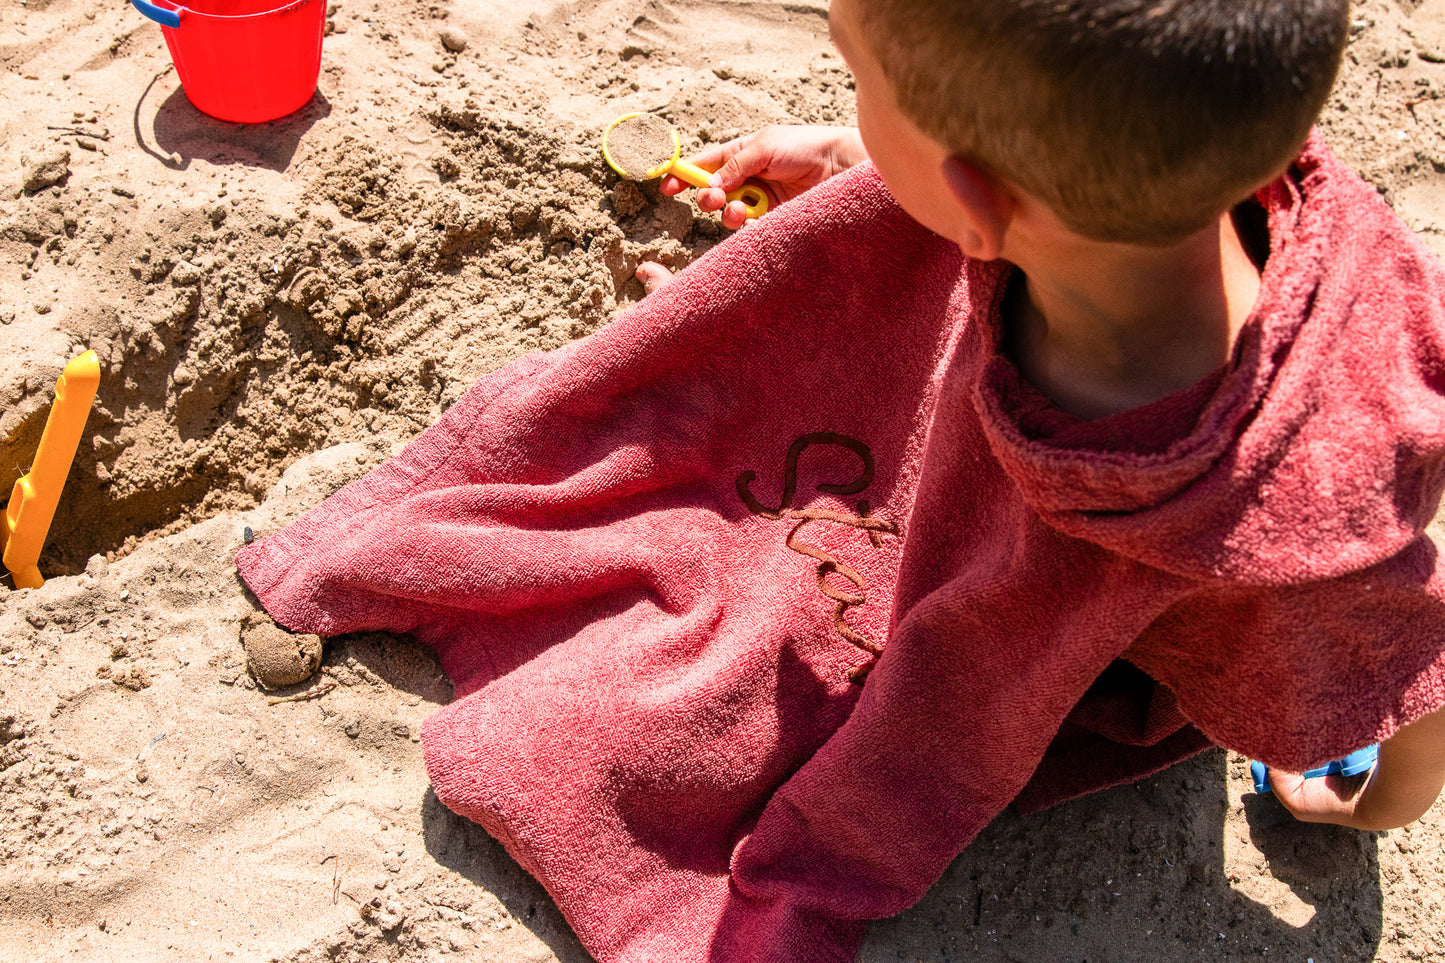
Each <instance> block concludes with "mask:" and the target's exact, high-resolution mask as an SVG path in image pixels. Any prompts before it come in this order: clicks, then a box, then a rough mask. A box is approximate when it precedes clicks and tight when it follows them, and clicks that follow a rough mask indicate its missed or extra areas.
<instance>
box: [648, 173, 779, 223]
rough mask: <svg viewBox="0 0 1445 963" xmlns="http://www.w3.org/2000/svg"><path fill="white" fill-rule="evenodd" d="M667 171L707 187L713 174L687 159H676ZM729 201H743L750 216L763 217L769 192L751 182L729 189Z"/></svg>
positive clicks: (696, 184)
mask: <svg viewBox="0 0 1445 963" xmlns="http://www.w3.org/2000/svg"><path fill="white" fill-rule="evenodd" d="M665 173H668V174H671V175H672V176H673V177H676V178H678V179H679V180H682V181H686V182H687V183H689V184H691V185H692V186H693V187H707V186H708V182H707V179H708V178H709V177H711V176H712V172H711V171H705V170H703V169H702V168H701V167H698V166H697V165H696V164H689V163H688V162H687V161H685V160H675V161H673V162H672V163H671V164H669V165H668V167H667V170H666V171H665ZM728 200H729V201H742V202H743V207H745V208H747V211H748V217H750V218H756V217H762V216H763V215H764V214H766V213H768V192H767V191H765V190H763V189H762V188H761V187H759V186H758V185H757V184H753V183H751V182H749V183H746V184H744V185H743V186H742V187H739V188H737V189H735V190H731V191H728Z"/></svg>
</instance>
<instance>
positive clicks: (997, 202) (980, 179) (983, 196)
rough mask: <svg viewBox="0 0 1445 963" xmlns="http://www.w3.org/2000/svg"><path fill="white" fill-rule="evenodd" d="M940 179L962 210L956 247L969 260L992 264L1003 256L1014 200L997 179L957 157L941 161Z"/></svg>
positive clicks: (952, 156) (953, 155)
mask: <svg viewBox="0 0 1445 963" xmlns="http://www.w3.org/2000/svg"><path fill="white" fill-rule="evenodd" d="M943 177H944V180H945V181H946V182H947V183H948V188H949V190H950V191H951V192H952V193H953V196H954V199H955V200H957V201H958V203H959V206H960V207H962V208H963V214H964V223H963V224H961V225H960V235H961V236H960V237H958V238H955V240H956V241H957V242H958V246H959V248H960V249H961V250H962V251H963V253H964V254H967V255H968V256H969V257H972V258H978V259H979V260H981V261H992V260H994V259H995V258H997V257H999V256H1000V255H1002V253H1003V246H1004V238H1005V237H1006V236H1007V234H1008V228H1009V222H1010V221H1011V220H1012V218H1013V212H1014V198H1013V194H1012V193H1010V192H1009V190H1008V187H1007V186H1006V185H1005V184H1004V183H1003V182H1002V181H1000V180H999V179H998V178H996V177H994V176H992V175H991V174H989V173H987V172H986V171H982V170H980V169H979V168H977V167H975V166H974V165H973V164H971V163H970V162H969V161H968V160H967V159H965V158H963V157H959V156H958V155H957V154H950V155H949V156H948V157H947V158H946V159H945V160H944V162H943Z"/></svg>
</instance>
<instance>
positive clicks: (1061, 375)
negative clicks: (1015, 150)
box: [1004, 214, 1267, 419]
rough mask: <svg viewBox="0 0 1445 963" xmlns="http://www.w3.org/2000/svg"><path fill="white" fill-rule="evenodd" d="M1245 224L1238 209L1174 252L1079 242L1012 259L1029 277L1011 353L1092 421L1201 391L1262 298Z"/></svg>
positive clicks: (1010, 323) (1009, 309)
mask: <svg viewBox="0 0 1445 963" xmlns="http://www.w3.org/2000/svg"><path fill="white" fill-rule="evenodd" d="M1242 223H1243V222H1242V220H1240V219H1237V218H1236V217H1234V216H1232V215H1229V214H1226V215H1224V216H1222V217H1221V218H1220V219H1219V221H1218V223H1217V224H1215V225H1213V226H1211V227H1210V228H1208V229H1206V230H1203V231H1200V232H1199V233H1197V234H1194V235H1191V236H1190V237H1188V238H1186V239H1185V240H1183V241H1181V242H1178V243H1176V244H1173V245H1170V246H1167V247H1145V246H1141V245H1132V244H1116V243H1106V242H1099V241H1091V240H1088V239H1084V238H1079V237H1077V235H1068V236H1066V237H1060V236H1054V237H1049V238H1047V239H1044V240H1045V241H1046V243H1035V244H1028V243H1025V244H1023V245H1021V246H1020V247H1021V249H1022V252H1023V253H1018V252H1005V257H1006V258H1008V259H1009V260H1011V261H1013V262H1014V263H1015V264H1018V265H1019V267H1020V268H1021V269H1022V270H1023V272H1024V275H1025V278H1026V283H1025V284H1024V285H1023V286H1022V288H1021V289H1018V290H1016V291H1015V292H1014V295H1013V296H1011V297H1010V298H1009V299H1008V300H1007V301H1006V303H1005V313H1004V324H1005V349H1006V350H1007V351H1008V353H1009V354H1010V356H1011V357H1012V358H1013V360H1014V363H1015V364H1017V365H1018V367H1019V370H1020V371H1021V372H1022V373H1023V375H1024V377H1026V378H1027V379H1028V380H1029V381H1030V383H1032V384H1033V385H1034V387H1036V388H1038V389H1039V391H1041V392H1043V393H1044V395H1045V396H1047V397H1048V398H1049V399H1050V400H1051V401H1053V402H1054V404H1056V405H1058V406H1059V407H1060V408H1062V409H1064V410H1065V411H1068V412H1071V413H1072V414H1075V415H1078V416H1079V417H1081V418H1086V419H1093V418H1103V417H1107V416H1108V415H1112V414H1117V413H1118V412H1121V411H1127V410H1129V409H1130V408H1137V407H1139V406H1140V405H1144V404H1148V403H1149V402H1151V401H1155V400H1157V399H1159V398H1162V397H1164V396H1165V395H1168V394H1172V393H1173V392H1176V391H1180V390H1182V389H1185V388H1188V387H1190V386H1192V385H1194V384H1196V383H1197V382H1199V381H1200V379H1202V378H1204V377H1205V376H1207V375H1208V374H1210V373H1211V372H1213V371H1215V370H1216V369H1218V368H1219V367H1220V366H1221V365H1223V364H1224V363H1225V362H1227V361H1228V359H1229V357H1230V354H1231V352H1232V351H1233V349H1234V342H1235V339H1236V337H1237V336H1238V334H1239V331H1240V329H1241V328H1242V327H1243V326H1244V322H1245V320H1246V319H1247V318H1248V317H1249V314H1250V312H1251V311H1252V310H1253V307H1254V302H1255V300H1256V298H1257V297H1258V294H1259V283H1260V282H1259V267H1258V266H1257V265H1256V263H1255V261H1254V260H1252V259H1251V257H1250V254H1249V250H1250V249H1251V248H1253V247H1255V245H1253V244H1251V245H1250V247H1247V246H1246V238H1244V237H1243V236H1242V230H1243V228H1242V226H1241V225H1242ZM1250 240H1251V241H1252V240H1254V239H1250ZM1265 244H1266V245H1267V239H1265Z"/></svg>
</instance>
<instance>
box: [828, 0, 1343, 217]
mask: <svg viewBox="0 0 1445 963" xmlns="http://www.w3.org/2000/svg"><path fill="white" fill-rule="evenodd" d="M834 6H835V9H836V8H842V9H836V12H837V13H839V14H841V19H842V20H844V21H846V23H847V24H848V26H847V27H846V33H847V40H848V41H850V42H851V43H852V44H854V45H855V47H856V46H857V45H859V44H861V45H863V46H865V47H866V48H867V54H868V55H869V56H870V57H871V59H872V60H873V61H875V62H876V64H877V66H878V67H879V68H881V71H882V74H883V75H884V76H885V77H886V79H887V85H888V86H889V87H890V88H891V94H892V97H893V99H894V101H895V102H896V106H897V108H898V109H899V110H900V111H901V113H902V114H903V115H904V116H905V117H906V119H907V120H909V121H911V122H912V124H913V125H915V126H916V127H917V128H918V129H919V130H921V131H922V132H923V133H924V134H926V135H927V136H928V137H929V138H930V139H931V140H933V141H935V142H937V144H938V145H941V147H942V148H943V149H944V150H945V151H946V152H947V153H950V154H953V155H955V156H958V157H961V158H963V159H965V160H967V161H968V162H969V163H970V164H972V165H975V166H976V167H978V168H979V169H980V170H982V171H985V172H987V173H988V174H990V175H993V176H997V177H999V178H1002V179H1004V180H1006V181H1008V182H1010V183H1012V184H1015V185H1017V186H1018V187H1019V188H1020V189H1022V190H1023V191H1025V192H1027V193H1028V194H1030V195H1032V196H1033V197H1035V198H1037V199H1038V200H1040V201H1042V202H1044V204H1046V205H1047V206H1048V207H1049V208H1050V209H1051V210H1052V211H1053V212H1054V213H1055V214H1056V215H1057V216H1058V217H1059V218H1060V219H1061V220H1062V221H1063V222H1064V224H1066V225H1067V226H1068V227H1069V228H1070V229H1071V230H1073V231H1075V232H1077V233H1078V234H1081V235H1083V236H1085V237H1089V238H1093V239H1096V240H1104V241H1125V242H1137V243H1156V242H1167V241H1170V240H1173V239H1176V238H1180V237H1183V236H1185V235H1187V234H1189V233H1192V232H1194V231H1197V230H1200V229H1202V228H1204V227H1206V226H1208V225H1209V224H1210V223H1211V222H1212V221H1215V220H1216V219H1217V218H1218V217H1219V216H1220V215H1221V214H1222V213H1223V212H1224V211H1226V210H1228V209H1229V208H1230V207H1232V206H1233V205H1234V204H1236V203H1238V202H1239V201H1240V200H1242V199H1244V198H1245V197H1247V196H1248V195H1249V194H1250V192H1252V191H1253V190H1254V189H1256V188H1258V187H1259V186H1260V185H1262V184H1264V183H1266V182H1267V181H1268V180H1270V179H1271V178H1272V177H1274V176H1276V175H1277V174H1278V173H1279V172H1280V171H1281V170H1283V169H1284V167H1285V166H1286V165H1287V164H1288V163H1289V161H1290V160H1291V159H1292V158H1293V156H1294V154H1295V153H1296V152H1297V151H1298V149H1299V147H1300V145H1301V144H1302V143H1303V141H1304V138H1305V136H1306V134H1307V133H1308V131H1309V129H1310V127H1311V125H1312V124H1313V123H1314V121H1315V118H1316V117H1317V115H1318V113H1319V111H1320V108H1321V106H1322V105H1323V104H1324V101H1325V98H1326V97H1327V96H1328V95H1329V91H1330V88H1331V86H1332V85H1333V83H1334V78H1335V74H1336V72H1337V70H1338V67H1339V62H1340V57H1341V54H1342V52H1343V49H1344V44H1345V40H1346V36H1347V32H1348V17H1349V2H1348V0H835V4H834ZM835 32H836V28H835ZM846 52H847V51H846V50H845V53H846ZM862 111H863V104H862V92H861V91H860V116H861V114H862ZM865 134H866V131H865ZM880 168H881V165H880ZM884 173H885V176H886V175H887V172H886V171H885V172H884ZM890 186H892V185H890ZM905 206H907V205H906V204H905Z"/></svg>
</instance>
